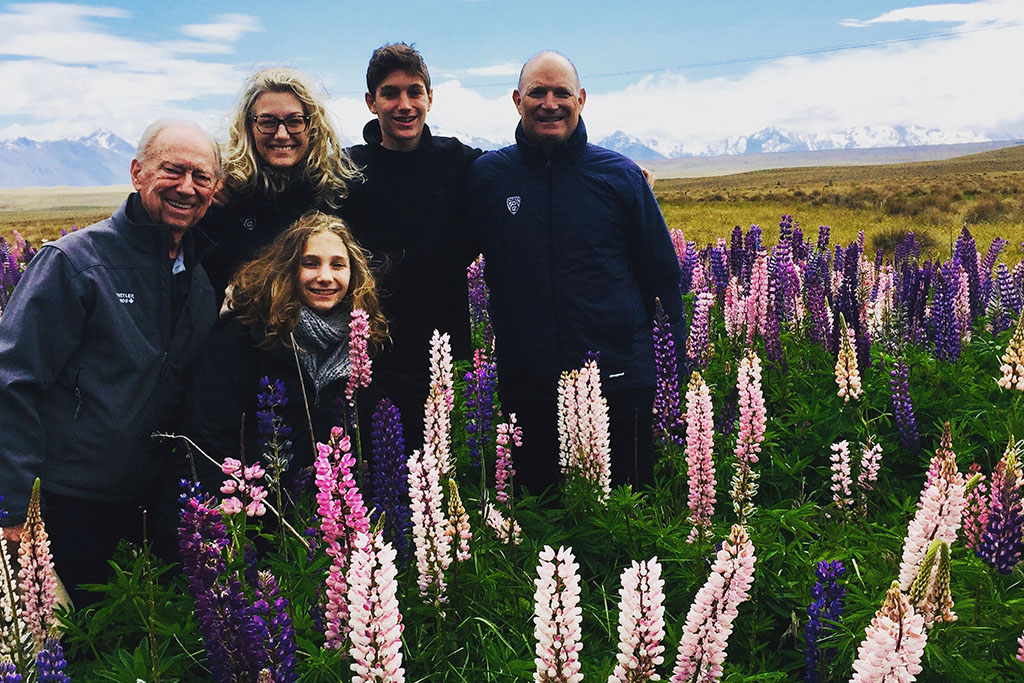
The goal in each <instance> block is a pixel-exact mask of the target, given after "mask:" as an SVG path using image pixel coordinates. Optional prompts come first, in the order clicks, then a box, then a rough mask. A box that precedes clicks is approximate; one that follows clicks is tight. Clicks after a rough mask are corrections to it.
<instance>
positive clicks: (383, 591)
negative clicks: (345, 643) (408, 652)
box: [275, 533, 405, 683]
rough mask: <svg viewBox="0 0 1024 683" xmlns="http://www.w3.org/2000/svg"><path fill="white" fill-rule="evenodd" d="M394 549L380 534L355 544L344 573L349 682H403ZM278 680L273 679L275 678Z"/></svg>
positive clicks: (361, 539)
mask: <svg viewBox="0 0 1024 683" xmlns="http://www.w3.org/2000/svg"><path fill="white" fill-rule="evenodd" d="M397 573H398V570H397V569H396V567H395V550H394V548H392V547H391V544H390V543H385V542H384V539H383V538H382V537H381V535H380V534H376V535H374V536H373V537H372V538H371V537H370V536H368V535H366V534H365V533H360V534H358V535H357V536H356V538H355V539H354V541H353V552H352V562H351V566H350V567H349V571H348V604H349V638H350V640H351V642H352V647H351V648H350V649H349V655H350V656H351V657H352V663H351V664H350V667H351V669H352V671H353V672H354V673H355V675H354V676H353V677H352V681H353V683H402V682H403V681H405V669H403V668H402V631H403V629H404V626H403V625H402V614H401V612H399V610H398V583H397V582H396V581H395V577H396V575H397ZM275 680H276V679H275Z"/></svg>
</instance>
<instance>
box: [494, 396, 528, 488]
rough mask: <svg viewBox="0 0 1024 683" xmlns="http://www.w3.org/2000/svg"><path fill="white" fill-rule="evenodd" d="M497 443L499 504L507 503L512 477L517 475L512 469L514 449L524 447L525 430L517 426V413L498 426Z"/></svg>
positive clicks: (495, 481) (496, 467)
mask: <svg viewBox="0 0 1024 683" xmlns="http://www.w3.org/2000/svg"><path fill="white" fill-rule="evenodd" d="M495 442H496V444H497V448H496V449H495V452H496V455H495V459H494V488H495V489H496V490H497V495H496V496H495V497H496V498H497V499H498V502H499V503H507V502H508V499H509V492H510V491H511V484H512V477H514V476H515V473H516V471H515V469H514V468H513V467H512V447H513V446H515V447H517V448H519V447H522V445H523V428H522V427H520V426H518V425H517V424H516V414H515V413H509V416H508V422H502V423H501V424H499V425H498V427H497V436H496V437H495Z"/></svg>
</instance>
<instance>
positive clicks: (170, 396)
mask: <svg viewBox="0 0 1024 683" xmlns="http://www.w3.org/2000/svg"><path fill="white" fill-rule="evenodd" d="M127 206H128V202H125V204H123V205H122V206H121V208H119V209H118V210H117V211H115V212H114V215H113V216H111V217H110V218H109V219H107V220H104V221H101V222H99V223H96V224H94V225H90V226H89V227H87V228H84V229H82V230H78V231H76V232H73V233H71V234H69V235H67V236H65V237H62V238H60V239H59V240H57V241H56V242H52V243H49V244H46V245H44V246H43V247H42V248H40V250H39V253H38V254H36V255H35V257H34V258H33V259H32V261H31V263H30V264H29V266H28V268H27V269H26V270H25V274H24V276H23V277H22V280H21V282H20V283H19V284H18V287H17V289H16V290H15V292H14V295H13V296H12V297H11V301H10V303H9V304H8V306H7V308H6V309H4V312H3V316H2V317H0V433H2V434H3V437H2V439H0V494H3V495H4V497H5V498H6V501H5V505H6V506H7V507H8V508H9V509H10V511H11V513H12V516H11V523H18V522H20V521H21V520H23V519H24V515H25V509H26V507H27V504H28V498H29V493H30V491H31V489H32V482H33V480H34V479H35V478H36V477H40V478H41V479H42V488H43V490H44V491H52V492H54V493H57V494H61V495H65V496H70V497H74V498H79V499H83V500H91V501H102V502H128V501H134V500H136V499H137V497H138V496H139V495H140V492H141V491H143V490H145V489H147V488H148V487H150V486H151V485H153V484H154V483H155V480H156V478H157V477H158V476H159V475H160V474H162V470H163V469H164V468H165V466H166V465H167V462H166V458H165V457H158V456H157V455H156V454H157V453H159V452H161V451H162V450H164V449H160V448H158V447H157V445H156V444H155V443H154V441H153V440H152V439H151V438H150V434H151V433H152V432H154V431H157V430H161V429H167V428H173V427H176V425H174V424H169V423H170V422H173V421H174V418H175V417H176V414H177V412H178V410H179V409H180V403H181V398H182V388H183V385H184V373H185V368H186V366H187V365H188V363H189V362H190V361H191V360H192V358H193V357H194V356H195V354H196V352H197V351H198V349H199V347H200V345H201V344H202V342H203V340H204V339H205V338H206V336H207V334H208V333H209V331H210V329H211V328H212V326H213V324H214V321H215V320H216V308H215V305H214V295H213V290H212V289H211V287H210V283H209V280H208V279H207V277H206V275H205V273H204V272H203V270H202V268H198V267H195V264H194V260H193V258H192V247H191V242H192V241H191V236H190V234H188V233H186V235H185V238H184V239H183V241H182V249H184V253H185V264H186V267H189V268H191V270H192V272H191V277H190V278H189V286H188V288H187V291H185V292H184V295H183V304H182V308H181V311H180V313H179V314H178V317H177V320H176V321H172V302H171V289H172V287H171V267H170V260H169V259H168V256H167V254H168V251H169V248H170V235H169V231H168V230H167V228H166V227H164V226H157V225H153V224H151V223H146V222H135V221H132V220H131V219H130V218H129V217H128V213H127Z"/></svg>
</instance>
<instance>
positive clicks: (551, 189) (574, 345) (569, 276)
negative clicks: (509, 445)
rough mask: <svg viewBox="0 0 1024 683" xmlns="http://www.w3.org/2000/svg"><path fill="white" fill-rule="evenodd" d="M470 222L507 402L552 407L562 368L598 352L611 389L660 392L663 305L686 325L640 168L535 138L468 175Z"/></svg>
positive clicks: (672, 265)
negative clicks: (658, 341)
mask: <svg viewBox="0 0 1024 683" xmlns="http://www.w3.org/2000/svg"><path fill="white" fill-rule="evenodd" d="M468 196H469V221H470V225H471V226H472V227H473V228H474V229H475V230H476V235H477V237H478V239H479V240H480V244H481V248H482V251H483V254H484V257H485V259H486V270H485V273H486V279H487V284H488V286H489V287H490V290H491V320H492V322H493V325H494V334H495V340H496V341H495V348H496V352H497V360H498V372H499V387H500V389H501V393H502V396H503V397H506V398H509V397H512V398H517V399H520V400H538V399H541V400H543V399H546V400H554V398H555V392H556V386H557V383H558V377H559V375H560V373H561V372H562V371H563V370H570V369H574V368H577V367H579V366H580V365H581V364H582V362H583V360H584V357H585V355H586V353H587V352H588V351H599V352H600V360H599V366H600V368H601V376H602V385H603V388H604V390H605V391H606V392H612V391H621V390H626V389H638V388H646V387H652V386H654V352H653V347H652V342H651V320H652V319H653V312H654V299H655V297H658V298H660V299H661V301H662V305H663V306H664V307H665V311H666V313H667V314H668V316H669V320H670V321H680V320H681V318H682V301H681V298H680V293H679V266H678V262H677V260H676V255H675V251H674V249H673V246H672V240H671V238H670V237H669V234H668V229H667V228H666V226H665V221H664V219H663V218H662V216H661V211H660V210H659V209H658V204H657V202H656V201H655V199H654V195H653V194H652V193H651V189H650V187H649V186H648V184H647V180H646V179H645V178H644V175H643V172H642V171H641V170H640V168H639V167H638V166H637V165H636V164H635V163H633V162H632V161H630V160H629V159H627V158H626V157H624V156H622V155H620V154H618V153H616V152H613V151H611V150H607V149H603V148H601V147H597V146H596V145H591V144H588V143H587V133H586V129H585V127H584V125H583V121H582V120H581V121H580V122H579V125H578V126H577V128H576V130H575V131H574V132H573V134H572V136H571V137H570V138H569V139H568V140H567V141H565V142H564V143H560V144H558V145H556V146H555V148H554V149H553V150H552V152H551V154H550V155H545V154H544V152H543V150H542V149H541V148H540V147H539V146H538V145H536V144H535V143H533V142H532V141H530V140H528V139H527V138H526V137H525V135H524V133H523V130H522V126H519V127H518V128H517V129H516V144H515V145H512V146H510V147H506V148H504V149H501V150H498V151H497V152H491V153H489V154H486V155H484V156H483V157H481V158H480V159H478V160H477V161H476V162H474V164H473V167H472V169H471V171H470V180H469V191H468Z"/></svg>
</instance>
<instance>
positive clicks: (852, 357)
mask: <svg viewBox="0 0 1024 683" xmlns="http://www.w3.org/2000/svg"><path fill="white" fill-rule="evenodd" d="M839 321H840V331H839V357H838V358H837V359H836V384H837V385H838V386H839V391H838V392H836V393H837V394H838V395H839V397H840V398H842V399H843V403H848V402H849V401H850V400H851V399H853V400H854V401H856V400H857V399H858V398H860V396H861V394H862V393H863V390H862V389H861V384H860V371H859V370H858V369H857V354H856V352H855V351H854V348H853V345H854V336H853V330H851V329H850V327H849V326H848V325H847V324H846V319H845V318H844V317H843V315H842V314H840V316H839Z"/></svg>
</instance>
